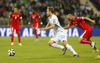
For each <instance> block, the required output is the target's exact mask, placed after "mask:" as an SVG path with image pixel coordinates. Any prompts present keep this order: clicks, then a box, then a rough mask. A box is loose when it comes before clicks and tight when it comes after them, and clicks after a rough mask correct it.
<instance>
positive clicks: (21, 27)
mask: <svg viewBox="0 0 100 63" xmlns="http://www.w3.org/2000/svg"><path fill="white" fill-rule="evenodd" d="M21 28H23V20H22V19H21Z"/></svg>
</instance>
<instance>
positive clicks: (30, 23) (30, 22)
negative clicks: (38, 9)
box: [28, 17, 32, 25]
mask: <svg viewBox="0 0 100 63" xmlns="http://www.w3.org/2000/svg"><path fill="white" fill-rule="evenodd" d="M31 21H32V19H31V18H30V17H29V22H28V25H30V24H31Z"/></svg>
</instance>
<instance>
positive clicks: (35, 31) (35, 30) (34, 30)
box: [33, 29, 39, 42]
mask: <svg viewBox="0 0 100 63" xmlns="http://www.w3.org/2000/svg"><path fill="white" fill-rule="evenodd" d="M33 32H34V33H35V36H36V42H38V41H39V39H38V35H37V29H33Z"/></svg>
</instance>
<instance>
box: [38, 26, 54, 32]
mask: <svg viewBox="0 0 100 63" xmlns="http://www.w3.org/2000/svg"><path fill="white" fill-rule="evenodd" d="M54 27H55V24H52V25H51V26H49V27H46V28H40V31H41V30H47V29H53V28H54Z"/></svg>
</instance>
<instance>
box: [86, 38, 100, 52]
mask: <svg viewBox="0 0 100 63" xmlns="http://www.w3.org/2000/svg"><path fill="white" fill-rule="evenodd" d="M87 40H88V41H91V40H90V37H89V38H88V39H87ZM91 42H92V41H91ZM90 45H91V44H90ZM93 52H99V50H98V49H97V47H96V46H94V51H93Z"/></svg>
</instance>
